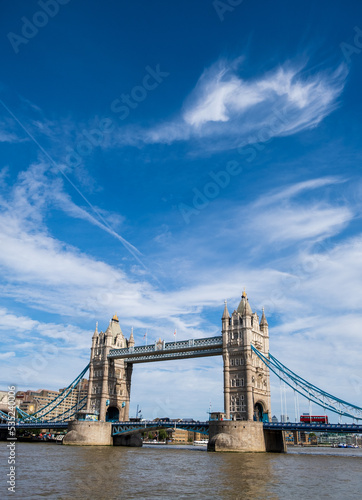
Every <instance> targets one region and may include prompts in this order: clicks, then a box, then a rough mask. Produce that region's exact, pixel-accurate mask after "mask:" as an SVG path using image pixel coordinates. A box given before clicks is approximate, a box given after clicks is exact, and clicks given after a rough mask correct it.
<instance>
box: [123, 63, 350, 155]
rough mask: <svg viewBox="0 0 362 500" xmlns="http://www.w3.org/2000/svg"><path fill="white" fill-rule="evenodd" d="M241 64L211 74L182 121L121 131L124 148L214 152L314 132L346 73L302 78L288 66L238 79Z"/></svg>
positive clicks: (201, 80)
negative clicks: (176, 145)
mask: <svg viewBox="0 0 362 500" xmlns="http://www.w3.org/2000/svg"><path fill="white" fill-rule="evenodd" d="M237 66H238V64H237V62H236V61H227V60H220V61H218V62H217V63H215V64H214V65H212V66H211V67H210V68H208V69H206V70H205V71H204V72H203V74H202V75H201V77H200V78H199V81H198V82H197V84H196V86H195V88H194V90H193V91H192V92H191V94H190V95H189V96H188V98H187V99H186V101H185V104H184V107H183V110H182V112H181V113H180V114H179V116H178V117H177V118H175V119H173V120H170V121H168V122H166V123H162V124H160V125H158V126H155V127H154V128H152V129H148V130H142V129H138V130H135V129H126V130H121V134H120V136H119V140H120V141H121V143H132V144H137V142H145V143H157V142H160V143H172V142H174V141H177V140H189V139H196V140H198V141H200V142H201V143H202V145H203V147H207V148H208V149H212V150H224V149H233V148H237V147H243V146H245V145H246V144H250V143H254V142H264V141H266V140H268V139H270V138H272V137H277V136H286V135H291V134H295V133H297V132H300V131H302V130H306V129H309V128H312V127H315V126H316V125H318V123H320V121H321V120H323V118H325V116H327V115H328V114H330V113H331V112H332V111H333V110H334V109H335V108H336V106H337V105H338V101H337V100H338V97H339V96H340V94H341V92H342V91H343V87H344V83H345V79H346V77H347V69H346V67H345V66H343V65H341V66H340V67H338V68H337V69H336V70H334V71H329V72H328V71H325V72H319V73H315V74H313V75H312V76H308V77H307V76H305V75H303V70H304V68H303V67H301V66H299V67H298V66H296V65H293V64H291V63H286V64H284V65H283V66H280V67H278V68H276V69H274V70H273V71H270V72H268V73H266V74H264V75H263V76H260V77H259V78H254V79H245V78H242V77H241V76H239V74H238V67H237Z"/></svg>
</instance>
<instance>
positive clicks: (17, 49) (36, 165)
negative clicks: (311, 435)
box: [0, 0, 362, 418]
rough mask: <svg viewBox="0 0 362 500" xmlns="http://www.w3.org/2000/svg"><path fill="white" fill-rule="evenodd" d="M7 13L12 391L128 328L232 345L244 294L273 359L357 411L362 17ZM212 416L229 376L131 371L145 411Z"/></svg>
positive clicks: (40, 7) (158, 8)
mask: <svg viewBox="0 0 362 500" xmlns="http://www.w3.org/2000/svg"><path fill="white" fill-rule="evenodd" d="M1 9H2V15H1V19H0V33H1V42H0V53H1V61H2V65H1V78H0V99H1V102H0V150H1V164H0V225H1V231H0V238H1V245H0V270H1V287H0V296H1V302H0V309H1V314H0V331H1V336H2V343H1V352H0V360H1V365H2V367H3V369H2V370H1V373H2V379H1V386H2V387H3V388H5V387H6V385H7V384H9V383H11V384H14V383H16V384H17V386H18V388H19V389H26V388H33V389H37V388H51V389H54V388H55V389H56V388H59V387H62V386H64V385H65V384H66V383H67V382H70V381H71V379H72V378H74V377H75V376H76V375H77V373H79V372H80V371H81V369H82V368H83V367H84V365H85V364H86V363H87V361H88V356H89V347H90V341H91V335H92V332H93V330H94V327H95V323H96V321H98V322H99V327H100V328H101V329H103V330H104V329H105V328H106V327H107V325H108V322H109V319H110V317H112V315H113V314H114V313H115V312H117V314H118V316H119V317H120V324H121V327H122V329H123V332H124V334H125V335H126V336H127V337H128V336H129V334H130V331H131V327H132V326H133V328H134V334H135V339H136V343H143V342H144V339H143V336H144V333H145V331H146V330H147V331H148V339H149V340H148V341H149V342H153V341H154V340H155V339H158V338H159V337H161V338H163V339H165V340H171V339H172V338H173V332H174V330H175V328H176V329H177V338H179V339H183V338H197V337H202V336H210V335H218V334H219V333H220V326H221V321H220V318H221V315H222V311H223V301H224V300H225V299H227V300H228V304H229V309H230V310H233V309H234V308H236V307H237V304H238V302H239V299H240V295H241V292H242V290H243V288H244V287H246V290H247V292H248V296H249V299H250V302H251V305H252V308H253V310H257V311H258V313H259V314H260V312H261V308H262V307H263V306H264V307H265V311H266V314H267V318H268V321H269V325H270V350H271V352H272V353H273V354H274V355H275V356H276V357H278V358H279V359H280V360H281V361H282V362H284V363H285V364H286V365H287V366H289V367H290V368H291V369H293V370H294V371H296V372H297V373H299V374H300V375H302V376H304V378H306V379H309V380H311V381H312V382H314V383H316V384H317V385H319V386H321V387H322V388H324V389H325V390H328V391H329V392H331V393H334V394H336V395H337V396H340V397H342V398H343V399H346V400H348V401H350V402H353V403H354V404H359V405H360V403H361V397H362V388H361V386H362V374H361V368H360V366H361V357H360V339H361V332H362V317H361V313H362V310H361V309H362V307H361V301H360V297H361V295H362V293H361V292H362V285H361V282H362V280H361V276H362V266H361V260H362V259H361V257H362V235H361V222H360V220H361V194H362V183H361V175H360V162H361V157H362V147H361V143H360V137H361V120H360V117H361V106H362V100H361V98H360V89H361V77H362V8H361V5H360V3H359V2H357V1H345V2H339V1H338V2H333V3H332V4H331V3H330V2H327V1H320V2H317V3H316V2H311V1H309V0H307V1H304V2H293V3H292V4H291V3H286V2H281V1H275V2H267V1H261V2H257V3H256V2H251V1H249V0H244V1H242V2H238V1H233V2H228V0H225V2H213V1H211V0H210V1H206V0H201V1H199V2H192V1H189V0H184V1H183V2H166V1H153V2H146V1H144V0H143V1H141V0H135V1H133V2H124V1H120V2H116V1H109V2H103V3H101V2H97V1H94V2H87V5H85V3H84V2H79V1H77V0H68V1H67V0H62V1H60V0H58V1H57V2H55V1H51V2H49V3H48V2H41V1H17V2H7V3H5V4H3V5H2V6H1ZM272 391H273V392H272V399H273V413H276V414H277V415H279V414H280V400H279V384H278V382H276V381H273V384H272ZM210 401H211V404H212V407H213V408H214V409H221V408H222V405H223V403H222V360H221V359H218V358H209V359H202V360H189V361H187V362H186V361H175V362H167V363H163V364H157V363H155V364H144V365H138V366H136V367H135V370H134V375H133V387H132V407H131V411H135V408H136V405H137V404H140V406H141V408H142V410H143V413H144V415H145V416H147V417H156V416H166V415H167V416H171V417H176V416H181V417H189V416H193V417H195V418H204V417H205V416H206V413H205V412H206V410H207V408H208V406H209V403H210ZM301 410H303V411H308V407H307V406H306V407H305V408H304V407H303V408H302V407H301ZM315 412H317V410H316V411H315ZM289 413H290V414H291V416H292V417H294V402H293V400H292V399H291V403H290V409H289Z"/></svg>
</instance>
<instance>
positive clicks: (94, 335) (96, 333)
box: [93, 321, 99, 337]
mask: <svg viewBox="0 0 362 500" xmlns="http://www.w3.org/2000/svg"><path fill="white" fill-rule="evenodd" d="M98 335H99V334H98V321H97V323H96V329H95V330H94V333H93V337H98Z"/></svg>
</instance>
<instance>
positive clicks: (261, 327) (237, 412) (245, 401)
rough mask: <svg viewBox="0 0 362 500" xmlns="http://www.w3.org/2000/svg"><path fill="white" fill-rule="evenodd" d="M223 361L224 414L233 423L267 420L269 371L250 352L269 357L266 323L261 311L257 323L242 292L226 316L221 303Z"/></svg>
mask: <svg viewBox="0 0 362 500" xmlns="http://www.w3.org/2000/svg"><path fill="white" fill-rule="evenodd" d="M222 337H223V359H224V412H225V418H227V419H229V418H231V419H233V420H248V421H255V420H257V421H262V420H263V419H264V420H266V419H268V420H269V421H270V420H271V406H270V381H269V368H268V367H266V366H265V364H264V363H263V362H262V361H261V360H260V359H259V358H258V356H257V355H256V354H255V353H253V351H252V350H251V347H250V346H251V345H253V346H254V347H255V348H256V349H258V350H259V351H260V352H261V353H263V354H264V355H265V356H268V353H269V333H268V323H267V320H266V318H265V314H264V310H263V314H262V317H261V320H260V322H259V317H258V315H257V313H256V312H254V313H253V312H252V310H251V307H250V304H249V301H248V297H247V295H246V293H245V291H244V292H243V294H242V297H241V301H240V304H239V306H238V308H237V309H236V310H235V311H234V312H233V313H232V315H231V316H230V314H229V311H228V309H227V304H226V302H225V309H224V314H223V316H222Z"/></svg>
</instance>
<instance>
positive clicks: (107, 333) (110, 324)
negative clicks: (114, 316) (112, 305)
mask: <svg viewBox="0 0 362 500" xmlns="http://www.w3.org/2000/svg"><path fill="white" fill-rule="evenodd" d="M104 333H105V335H112V320H111V321H110V322H109V325H108V327H107V330H106V331H105V332H104Z"/></svg>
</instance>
